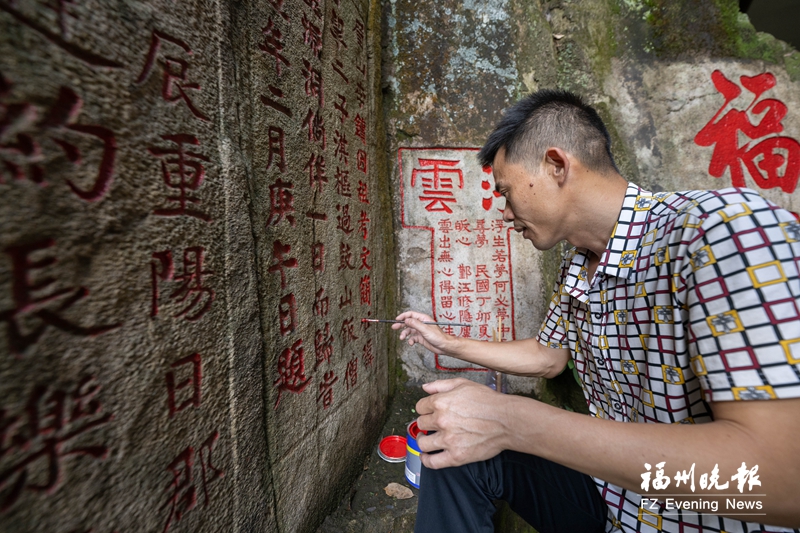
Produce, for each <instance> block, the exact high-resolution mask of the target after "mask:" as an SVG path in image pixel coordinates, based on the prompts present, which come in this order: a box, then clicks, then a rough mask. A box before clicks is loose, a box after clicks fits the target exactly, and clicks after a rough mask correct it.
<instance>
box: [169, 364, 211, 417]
mask: <svg viewBox="0 0 800 533" xmlns="http://www.w3.org/2000/svg"><path fill="white" fill-rule="evenodd" d="M189 365H191V368H190V369H189V371H188V372H184V373H185V374H188V377H187V378H186V379H184V380H183V381H181V382H180V383H176V382H175V372H176V370H170V371H169V372H167V376H166V380H167V407H168V409H169V417H170V418H172V417H174V416H175V413H178V412H180V411H183V410H184V409H186V408H187V407H200V401H201V400H202V387H203V383H202V382H203V363H202V360H201V358H200V354H199V353H193V354H192V355H187V356H186V357H184V358H182V359H178V360H177V361H175V362H174V363H172V364H171V365H169V366H170V368H173V369H178V368H180V367H185V366H189ZM187 387H188V388H189V390H190V391H191V396H189V397H188V398H186V399H185V400H183V401H182V402H180V403H177V402H176V400H175V396H176V394H177V393H178V391H180V390H182V389H185V388H187Z"/></svg>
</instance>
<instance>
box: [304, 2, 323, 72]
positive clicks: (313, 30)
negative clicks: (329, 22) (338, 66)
mask: <svg viewBox="0 0 800 533" xmlns="http://www.w3.org/2000/svg"><path fill="white" fill-rule="evenodd" d="M312 1H315V0H312ZM318 16H319V15H318ZM301 22H302V24H303V42H304V43H305V44H307V45H308V47H309V48H310V49H311V53H312V54H314V57H316V58H317V59H320V58H321V57H322V31H321V30H320V29H319V26H317V25H316V24H314V23H313V22H311V20H310V19H308V17H306V14H305V13H303V18H302V20H301Z"/></svg>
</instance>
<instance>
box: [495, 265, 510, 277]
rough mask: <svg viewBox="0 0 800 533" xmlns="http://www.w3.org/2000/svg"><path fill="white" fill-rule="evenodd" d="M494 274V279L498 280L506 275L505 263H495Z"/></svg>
mask: <svg viewBox="0 0 800 533" xmlns="http://www.w3.org/2000/svg"><path fill="white" fill-rule="evenodd" d="M494 274H495V276H496V277H498V278H500V277H502V276H503V275H505V274H508V268H506V264H505V263H495V265H494Z"/></svg>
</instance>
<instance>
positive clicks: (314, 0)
mask: <svg viewBox="0 0 800 533" xmlns="http://www.w3.org/2000/svg"><path fill="white" fill-rule="evenodd" d="M303 1H304V2H305V3H306V5H307V6H308V7H310V8H311V11H313V12H314V14H315V15H316V16H317V17H321V16H322V6H321V5H320V4H322V0H303Z"/></svg>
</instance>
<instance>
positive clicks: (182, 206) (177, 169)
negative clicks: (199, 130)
mask: <svg viewBox="0 0 800 533" xmlns="http://www.w3.org/2000/svg"><path fill="white" fill-rule="evenodd" d="M161 138H162V139H164V140H165V141H169V142H174V143H175V144H177V145H178V147H177V148H159V147H153V146H151V147H150V148H148V149H147V150H148V151H149V152H150V153H151V154H153V155H154V156H156V157H164V156H167V157H165V158H164V159H162V160H161V178H162V179H163V180H164V184H165V185H166V186H167V187H169V188H170V189H177V191H178V195H177V196H168V197H167V203H173V204H177V205H175V206H174V207H161V208H157V209H154V210H153V213H154V214H156V215H160V216H165V217H175V216H182V215H188V216H192V217H195V218H199V219H200V220H204V221H206V222H211V217H210V216H208V215H207V214H206V213H203V212H202V211H200V210H198V209H195V208H194V207H192V206H191V205H190V204H194V205H197V204H199V203H200V199H199V198H197V197H196V196H189V194H188V191H189V190H192V191H196V190H197V189H198V188H200V185H201V184H202V183H203V178H205V175H206V169H205V167H204V166H203V163H202V162H203V161H205V162H206V163H208V162H210V161H211V160H210V159H209V158H208V157H206V156H204V155H203V154H200V153H197V152H193V151H189V150H186V149H185V147H184V145H186V144H189V145H193V146H199V145H200V141H199V140H198V139H197V137H195V136H194V135H188V134H186V133H178V134H176V135H162V136H161ZM169 156H174V157H169Z"/></svg>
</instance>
